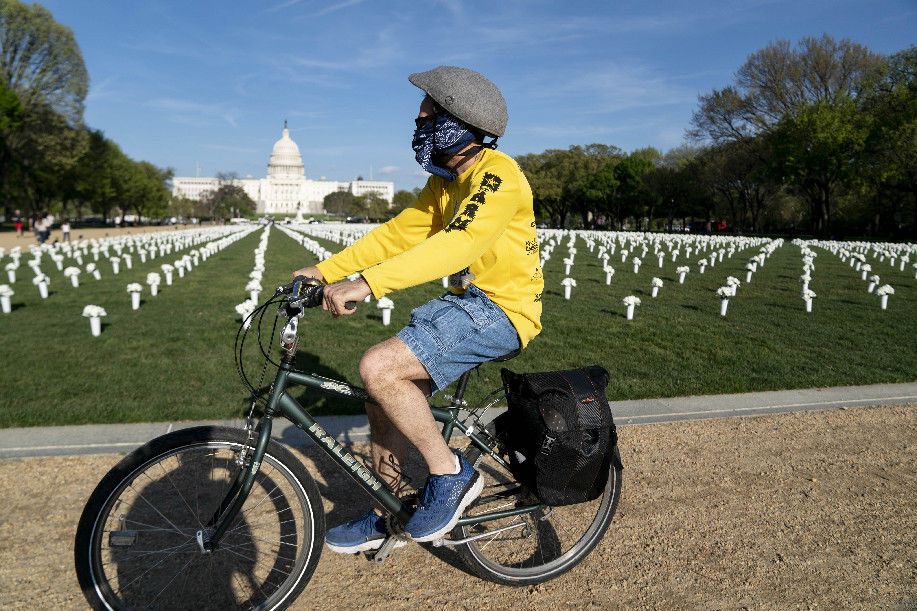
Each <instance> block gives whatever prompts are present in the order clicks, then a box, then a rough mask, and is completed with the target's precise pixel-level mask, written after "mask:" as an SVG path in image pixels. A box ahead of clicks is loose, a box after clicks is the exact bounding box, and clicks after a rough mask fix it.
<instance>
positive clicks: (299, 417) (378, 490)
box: [200, 357, 544, 550]
mask: <svg viewBox="0 0 917 611" xmlns="http://www.w3.org/2000/svg"><path fill="white" fill-rule="evenodd" d="M293 385H297V386H306V387H308V388H312V389H315V390H318V391H319V392H322V393H324V394H330V395H335V396H339V397H346V398H350V399H353V400H355V401H361V402H365V401H370V398H369V395H368V394H367V392H366V391H365V390H364V389H362V388H360V387H358V386H353V385H351V384H348V383H347V382H340V381H337V380H331V379H329V378H323V377H320V376H315V375H309V374H304V373H298V372H296V371H293V370H292V357H284V358H283V360H282V361H281V367H280V368H279V369H278V371H277V375H276V377H275V378H274V384H273V390H272V392H271V395H270V397H269V398H268V404H267V407H266V408H265V410H264V415H263V416H262V417H261V419H260V421H259V426H258V431H259V434H258V438H257V442H256V444H255V449H254V451H253V452H252V454H251V456H250V459H249V460H248V461H247V462H246V463H245V465H244V467H243V468H242V469H241V470H240V471H239V473H238V476H237V477H236V480H235V482H234V483H233V485H232V487H231V488H230V491H229V492H228V494H227V495H226V497H225V499H224V500H223V502H222V503H221V504H220V507H219V509H218V510H217V511H216V512H215V514H214V516H213V519H211V521H210V523H209V524H208V529H206V531H205V532H203V535H202V539H203V540H202V541H201V542H200V544H201V546H202V548H204V549H207V550H212V549H214V548H215V547H216V546H217V544H218V542H219V540H220V538H221V537H222V536H223V533H225V532H226V530H227V529H228V527H229V525H230V524H231V523H232V521H233V519H234V518H235V516H236V515H237V514H238V512H239V510H240V509H241V508H242V505H243V504H244V503H245V500H246V498H247V497H248V494H249V492H250V490H251V488H252V485H253V484H254V481H255V476H256V475H257V473H258V469H259V468H260V466H261V460H262V459H263V458H264V453H265V452H266V451H267V445H268V442H269V441H270V438H271V427H272V420H273V418H274V416H277V415H279V416H282V417H284V418H287V419H289V420H290V421H291V422H293V423H294V424H295V425H296V426H297V427H298V428H300V429H302V430H303V431H304V432H305V433H306V435H308V436H309V437H310V438H311V439H312V440H313V441H314V442H315V443H316V445H318V447H320V448H321V449H322V450H324V452H325V453H326V454H327V455H328V456H330V457H331V459H332V460H333V461H334V462H336V463H337V464H338V465H339V466H340V467H341V468H342V469H343V470H344V471H345V472H346V473H348V474H349V475H350V476H351V478H353V480H354V481H355V482H356V483H357V484H358V485H359V486H360V487H362V488H363V489H364V490H365V491H366V492H367V494H369V495H370V496H371V497H373V498H374V499H376V501H378V502H379V504H380V505H382V506H383V507H385V508H386V509H387V510H388V511H390V512H391V513H392V514H393V515H395V516H396V517H397V519H398V520H399V521H400V522H401V523H402V524H405V523H407V521H408V519H409V518H410V517H411V512H410V510H409V509H408V508H407V507H406V506H405V505H404V503H403V502H402V501H401V499H399V498H398V497H397V496H395V494H394V493H393V491H392V490H391V488H390V487H389V486H388V485H387V484H386V483H385V482H383V481H382V480H380V479H379V478H378V477H376V475H375V474H374V473H373V472H372V470H371V469H368V468H367V467H366V466H365V465H363V464H362V463H361V462H360V461H359V460H357V459H356V458H355V457H354V456H353V455H352V454H351V453H350V452H348V451H347V450H346V449H345V448H344V446H342V445H341V444H340V443H339V442H338V441H337V440H336V439H335V438H334V437H332V436H331V435H329V434H328V432H327V431H326V430H325V429H323V428H322V427H321V425H320V424H318V422H316V421H315V419H314V418H313V417H312V416H311V414H309V412H307V411H306V410H305V408H303V407H302V405H300V404H299V402H298V401H296V399H294V398H293V397H291V396H290V394H289V393H288V392H287V391H286V389H287V388H288V387H289V386H293ZM431 411H432V412H433V418H434V419H435V420H436V421H437V422H440V423H442V424H443V438H444V439H445V441H446V442H447V443H448V442H449V440H450V439H451V437H452V434H453V432H454V431H455V429H458V430H460V431H461V432H462V433H463V434H465V435H466V436H467V437H468V438H469V439H470V440H471V443H473V444H475V445H476V446H477V447H478V448H480V449H481V451H482V452H486V453H487V454H490V455H491V456H493V457H494V459H495V460H497V461H499V462H501V463H503V462H504V461H503V459H502V458H501V457H500V456H498V455H497V454H496V453H494V452H493V450H491V448H490V447H489V446H488V445H487V443H486V441H485V440H483V439H481V438H480V437H478V436H477V435H476V434H475V433H474V432H473V431H472V430H470V429H469V428H468V427H466V426H465V425H464V424H463V423H462V422H461V421H459V408H458V407H431ZM542 508H544V505H542V504H532V505H527V506H524V507H516V508H513V509H508V510H504V511H494V512H489V513H484V514H481V515H477V516H474V517H471V518H461V519H459V521H458V525H459V526H466V525H470V524H478V523H481V522H486V521H490V520H500V519H503V518H508V517H512V516H516V515H521V514H525V513H530V512H533V511H536V510H539V509H542Z"/></svg>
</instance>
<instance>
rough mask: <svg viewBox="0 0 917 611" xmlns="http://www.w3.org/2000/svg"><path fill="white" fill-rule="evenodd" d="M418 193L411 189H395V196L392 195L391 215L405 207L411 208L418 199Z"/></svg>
mask: <svg viewBox="0 0 917 611" xmlns="http://www.w3.org/2000/svg"><path fill="white" fill-rule="evenodd" d="M418 194H419V191H418V192H417V193H412V192H411V191H405V190H404V189H399V190H398V191H395V195H394V197H392V207H391V210H390V212H391V216H395V215H397V214H398V213H399V212H401V211H402V210H404V209H405V208H410V207H411V206H413V205H414V202H416V201H417V196H418Z"/></svg>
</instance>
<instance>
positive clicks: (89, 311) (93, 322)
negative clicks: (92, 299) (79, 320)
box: [83, 305, 107, 337]
mask: <svg viewBox="0 0 917 611" xmlns="http://www.w3.org/2000/svg"><path fill="white" fill-rule="evenodd" d="M106 315H107V314H106V312H105V308H103V307H102V306H97V305H88V306H86V307H85V308H83V316H85V317H86V318H88V319H89V330H90V331H92V336H93V337H98V336H100V335H102V317H103V316H106Z"/></svg>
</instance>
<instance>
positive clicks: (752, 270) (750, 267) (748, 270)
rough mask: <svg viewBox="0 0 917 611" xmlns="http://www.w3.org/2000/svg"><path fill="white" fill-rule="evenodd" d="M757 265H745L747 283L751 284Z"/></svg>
mask: <svg viewBox="0 0 917 611" xmlns="http://www.w3.org/2000/svg"><path fill="white" fill-rule="evenodd" d="M755 267H756V265H755V264H754V263H746V264H745V282H746V283H748V282H751V275H752V274H753V273H755Z"/></svg>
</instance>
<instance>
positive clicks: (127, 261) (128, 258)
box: [121, 254, 133, 269]
mask: <svg viewBox="0 0 917 611" xmlns="http://www.w3.org/2000/svg"><path fill="white" fill-rule="evenodd" d="M121 258H122V259H124V265H125V266H126V267H127V269H131V268H132V267H133V264H132V261H131V256H130V255H129V254H123V255H121Z"/></svg>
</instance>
